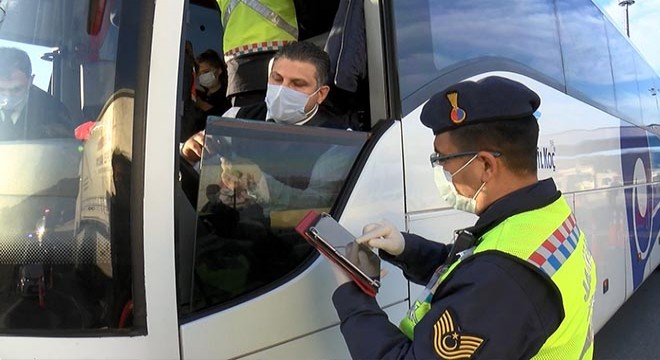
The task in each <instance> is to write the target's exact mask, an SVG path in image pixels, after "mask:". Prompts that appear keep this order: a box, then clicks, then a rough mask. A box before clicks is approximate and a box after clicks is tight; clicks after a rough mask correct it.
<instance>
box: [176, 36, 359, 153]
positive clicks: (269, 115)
mask: <svg viewBox="0 0 660 360" xmlns="http://www.w3.org/2000/svg"><path fill="white" fill-rule="evenodd" d="M329 69H330V59H329V58H328V54H326V53H325V52H324V51H323V50H322V49H320V48H319V47H318V46H316V45H314V44H312V43H308V42H294V43H289V44H287V45H285V46H284V47H282V48H281V49H280V50H279V51H278V52H277V53H276V54H275V56H274V57H273V62H272V66H271V70H270V72H269V75H268V90H267V92H266V98H265V99H264V102H262V103H258V104H253V105H247V106H243V107H233V108H231V109H229V110H228V111H227V112H226V113H225V114H224V115H223V116H224V117H232V118H238V119H252V120H266V121H274V122H276V123H280V124H291V125H306V126H318V127H327V128H336V129H348V128H350V124H349V122H348V119H346V118H342V117H337V116H335V115H334V114H332V113H331V112H330V111H329V110H328V109H326V108H325V107H324V106H323V102H324V101H325V99H326V98H327V96H328V93H329V92H330V87H329V86H328V85H326V83H327V81H328V73H329ZM203 141H204V133H203V132H199V133H197V134H195V135H193V136H192V137H190V138H189V139H188V140H187V141H186V142H185V144H184V145H183V147H182V148H181V155H182V156H183V157H184V158H185V159H186V160H188V162H190V163H196V162H198V161H199V160H200V159H201V155H202V144H203Z"/></svg>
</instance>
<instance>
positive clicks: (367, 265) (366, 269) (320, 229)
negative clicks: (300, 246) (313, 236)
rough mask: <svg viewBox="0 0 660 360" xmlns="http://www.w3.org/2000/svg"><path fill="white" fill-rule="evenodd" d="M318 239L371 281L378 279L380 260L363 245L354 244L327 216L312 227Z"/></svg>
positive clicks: (338, 225)
mask: <svg viewBox="0 0 660 360" xmlns="http://www.w3.org/2000/svg"><path fill="white" fill-rule="evenodd" d="M313 228H314V229H315V231H316V233H317V235H318V237H320V238H321V239H322V240H324V241H325V242H327V243H328V245H330V246H331V247H332V248H334V249H335V251H337V252H338V253H339V254H340V255H342V256H343V257H344V258H345V259H346V260H348V261H349V262H350V263H352V264H353V265H354V266H355V267H356V268H357V269H359V271H361V272H362V273H363V274H364V275H366V276H367V277H369V278H371V279H373V280H379V278H380V258H379V257H378V255H376V254H375V253H374V252H373V251H371V249H369V248H368V247H367V246H365V245H360V244H358V243H356V242H355V237H354V236H353V235H352V234H351V233H350V232H348V230H346V229H345V228H344V227H343V226H341V225H340V224H339V223H337V221H335V219H333V218H332V217H330V216H328V215H322V216H320V217H319V220H318V221H317V223H316V224H315V225H314V226H313Z"/></svg>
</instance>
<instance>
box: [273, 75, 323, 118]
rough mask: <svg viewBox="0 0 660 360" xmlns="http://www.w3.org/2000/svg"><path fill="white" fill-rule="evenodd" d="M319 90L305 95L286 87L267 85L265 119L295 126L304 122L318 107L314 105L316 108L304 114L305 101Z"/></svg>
mask: <svg viewBox="0 0 660 360" xmlns="http://www.w3.org/2000/svg"><path fill="white" fill-rule="evenodd" d="M319 90H321V88H318V89H317V90H316V91H314V92H313V93H311V94H310V95H307V94H304V93H301V92H300V91H296V90H293V89H290V88H288V87H286V86H282V85H272V84H268V89H267V90H266V108H267V112H266V119H273V120H274V121H275V122H277V123H283V124H295V123H297V122H300V121H302V120H304V119H305V117H306V116H307V115H308V114H311V113H312V112H314V111H315V110H316V107H318V104H315V105H316V106H315V107H314V108H313V109H312V110H310V112H309V113H306V112H305V105H307V100H308V99H309V98H310V97H312V96H314V94H316V93H317V92H318V91H319Z"/></svg>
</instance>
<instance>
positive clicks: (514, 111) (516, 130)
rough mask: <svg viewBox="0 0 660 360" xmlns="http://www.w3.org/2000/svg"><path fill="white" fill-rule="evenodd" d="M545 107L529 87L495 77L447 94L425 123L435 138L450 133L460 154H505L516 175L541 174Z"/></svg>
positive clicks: (427, 111)
mask: <svg viewBox="0 0 660 360" xmlns="http://www.w3.org/2000/svg"><path fill="white" fill-rule="evenodd" d="M540 104H541V99H540V98H539V96H538V95H537V94H536V93H535V92H534V91H533V90H531V89H530V88H528V87H527V86H525V85H524V84H522V83H519V82H516V81H513V80H511V79H507V78H503V77H499V76H489V77H486V78H483V79H481V80H478V81H462V82H459V83H456V84H453V85H450V86H448V87H447V88H445V89H443V90H441V91H440V92H438V93H437V94H435V95H433V96H432V97H431V98H430V99H429V101H428V102H427V103H426V104H425V105H424V108H423V109H422V114H421V116H420V119H421V121H422V123H423V124H424V125H425V126H427V127H428V128H430V129H431V130H433V134H435V135H438V134H441V133H443V132H448V133H449V134H450V137H451V139H452V141H453V142H454V144H455V145H456V146H457V147H458V148H459V150H460V151H481V150H489V151H499V152H500V153H502V161H504V163H505V164H506V166H507V167H508V168H509V169H510V170H512V171H514V172H517V173H534V174H536V144H537V141H538V137H539V125H538V121H537V120H536V116H535V112H536V110H537V109H538V107H539V106H540Z"/></svg>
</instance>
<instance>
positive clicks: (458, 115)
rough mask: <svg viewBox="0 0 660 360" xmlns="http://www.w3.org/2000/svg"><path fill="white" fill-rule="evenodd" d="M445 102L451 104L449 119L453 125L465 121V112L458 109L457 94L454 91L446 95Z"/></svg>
mask: <svg viewBox="0 0 660 360" xmlns="http://www.w3.org/2000/svg"><path fill="white" fill-rule="evenodd" d="M446 96H447V100H449V103H450V104H451V113H450V114H449V117H450V119H451V121H452V122H453V123H454V124H460V123H462V122H463V120H465V117H466V116H467V114H466V113H465V110H463V109H461V108H459V107H458V93H457V92H456V91H453V92H450V93H447V95H446Z"/></svg>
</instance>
